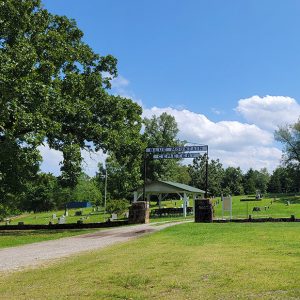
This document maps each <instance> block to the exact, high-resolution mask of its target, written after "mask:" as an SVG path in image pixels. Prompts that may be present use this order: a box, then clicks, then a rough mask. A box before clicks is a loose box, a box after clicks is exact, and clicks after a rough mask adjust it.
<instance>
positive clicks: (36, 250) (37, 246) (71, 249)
mask: <svg viewBox="0 0 300 300" xmlns="http://www.w3.org/2000/svg"><path fill="white" fill-rule="evenodd" d="M179 223H182V222H174V223H166V224H162V225H157V224H156V225H154V224H141V225H134V226H125V227H118V228H113V229H106V230H101V231H98V232H93V233H88V234H83V235H79V236H73V237H68V238H61V239H58V240H52V241H45V242H39V243H33V244H28V245H24V246H18V247H11V248H4V249H1V250H0V272H3V271H14V270H19V269H22V268H25V267H33V266H38V265H41V264H43V263H45V262H48V261H50V260H54V259H58V258H62V257H67V256H70V255H72V254H76V253H80V252H83V251H89V250H95V249H101V248H104V247H107V246H110V245H113V244H116V243H119V242H125V241H129V240H132V239H134V238H137V237H139V236H142V235H145V234H148V233H151V232H155V231H158V230H161V229H164V228H166V227H169V226H173V225H176V224H179Z"/></svg>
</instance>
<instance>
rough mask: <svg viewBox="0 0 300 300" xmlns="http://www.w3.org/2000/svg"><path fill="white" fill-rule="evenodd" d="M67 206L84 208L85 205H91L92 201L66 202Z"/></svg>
mask: <svg viewBox="0 0 300 300" xmlns="http://www.w3.org/2000/svg"><path fill="white" fill-rule="evenodd" d="M66 206H67V208H86V207H92V203H91V202H88V201H83V202H68V203H67V205H66Z"/></svg>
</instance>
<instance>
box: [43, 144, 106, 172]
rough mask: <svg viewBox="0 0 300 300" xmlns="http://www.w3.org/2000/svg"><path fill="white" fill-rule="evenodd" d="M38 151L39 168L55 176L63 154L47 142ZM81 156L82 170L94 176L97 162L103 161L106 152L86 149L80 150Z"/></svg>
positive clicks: (58, 170)
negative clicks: (39, 158) (40, 158)
mask: <svg viewBox="0 0 300 300" xmlns="http://www.w3.org/2000/svg"><path fill="white" fill-rule="evenodd" d="M39 150H40V153H41V155H42V157H43V162H42V164H41V170H42V171H43V172H46V173H48V172H49V173H52V174H54V175H55V176H58V175H60V167H61V166H60V162H61V161H62V160H63V155H62V153H61V152H60V151H57V150H53V149H50V148H49V146H48V145H47V144H45V145H44V146H40V147H39ZM81 155H82V158H83V161H82V168H83V171H84V172H85V173H86V174H88V175H89V176H94V175H95V174H96V172H97V171H98V163H99V162H101V163H103V162H105V160H106V157H107V154H104V153H103V151H101V150H100V151H98V152H94V153H93V152H88V151H86V150H82V151H81Z"/></svg>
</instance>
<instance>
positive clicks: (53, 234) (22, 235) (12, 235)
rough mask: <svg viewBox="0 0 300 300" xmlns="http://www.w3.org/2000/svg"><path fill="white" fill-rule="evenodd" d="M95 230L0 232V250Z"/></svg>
mask: <svg viewBox="0 0 300 300" xmlns="http://www.w3.org/2000/svg"><path fill="white" fill-rule="evenodd" d="M95 230H99V229H70V230H6V231H0V248H6V247H14V246H21V245H25V244H31V243H36V242H42V241H48V240H54V239H60V238H64V237H69V236H74V235H79V234H85V233H89V232H93V231H95ZM0 299H1V296H0Z"/></svg>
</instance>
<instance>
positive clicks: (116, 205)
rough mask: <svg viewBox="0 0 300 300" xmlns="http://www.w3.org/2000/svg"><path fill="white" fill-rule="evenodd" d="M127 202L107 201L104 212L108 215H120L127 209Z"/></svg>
mask: <svg viewBox="0 0 300 300" xmlns="http://www.w3.org/2000/svg"><path fill="white" fill-rule="evenodd" d="M128 206H129V203H128V201H127V200H109V201H108V203H107V205H106V211H107V212H108V213H110V214H122V213H124V212H125V211H126V210H127V209H128Z"/></svg>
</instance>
